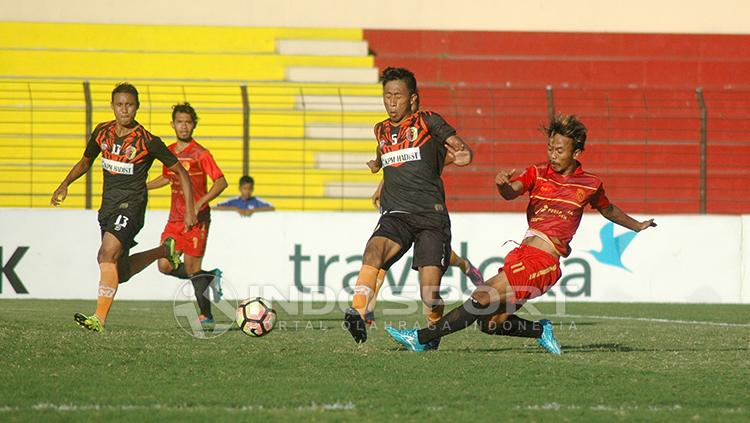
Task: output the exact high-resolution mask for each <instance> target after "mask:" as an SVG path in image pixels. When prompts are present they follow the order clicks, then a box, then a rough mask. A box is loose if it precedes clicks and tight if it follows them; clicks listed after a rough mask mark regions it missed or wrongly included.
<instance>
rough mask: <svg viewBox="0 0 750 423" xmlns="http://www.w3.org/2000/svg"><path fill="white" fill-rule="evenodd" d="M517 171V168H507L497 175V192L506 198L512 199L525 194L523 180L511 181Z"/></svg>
mask: <svg viewBox="0 0 750 423" xmlns="http://www.w3.org/2000/svg"><path fill="white" fill-rule="evenodd" d="M515 172H516V170H515V169H513V170H511V171H510V172H508V171H507V170H501V171H499V172H497V175H495V185H496V186H497V192H498V193H499V194H500V196H501V197H503V198H504V199H506V200H512V199H514V198H516V197H518V196H519V195H521V194H523V184H522V183H521V181H511V178H512V177H513V174H514V173H515Z"/></svg>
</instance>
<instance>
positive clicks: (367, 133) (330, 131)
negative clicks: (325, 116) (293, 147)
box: [305, 123, 375, 140]
mask: <svg viewBox="0 0 750 423" xmlns="http://www.w3.org/2000/svg"><path fill="white" fill-rule="evenodd" d="M305 136H306V137H308V138H332V139H337V138H340V139H358V140H368V139H373V138H374V137H375V135H374V133H373V130H372V125H367V126H364V125H336V124H321V123H317V124H308V125H305Z"/></svg>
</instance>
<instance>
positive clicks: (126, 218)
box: [99, 203, 146, 251]
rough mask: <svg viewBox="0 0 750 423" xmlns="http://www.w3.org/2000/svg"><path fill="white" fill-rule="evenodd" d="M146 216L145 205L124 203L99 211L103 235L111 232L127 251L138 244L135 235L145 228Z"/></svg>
mask: <svg viewBox="0 0 750 423" xmlns="http://www.w3.org/2000/svg"><path fill="white" fill-rule="evenodd" d="M122 206H125V207H122ZM145 217H146V206H145V205H142V206H141V205H137V206H132V205H131V206H129V205H127V203H124V204H123V205H121V206H120V207H119V208H117V209H114V210H111V211H106V212H105V211H103V210H101V211H99V228H100V229H101V231H102V236H104V233H105V232H109V233H111V234H112V235H114V236H115V237H116V238H117V239H118V240H119V241H120V243H121V244H122V250H123V251H127V250H130V249H131V248H133V247H135V246H136V244H138V243H137V242H135V236H136V235H138V232H140V231H141V229H142V228H143V223H144V221H145Z"/></svg>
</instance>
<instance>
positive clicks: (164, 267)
mask: <svg viewBox="0 0 750 423" xmlns="http://www.w3.org/2000/svg"><path fill="white" fill-rule="evenodd" d="M157 266H158V267H159V271H160V272H161V273H164V274H165V275H168V274H169V273H170V272H172V270H174V269H172V265H171V264H170V263H169V260H167V259H163V258H162V259H159V261H158V262H157Z"/></svg>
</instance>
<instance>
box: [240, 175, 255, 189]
mask: <svg viewBox="0 0 750 423" xmlns="http://www.w3.org/2000/svg"><path fill="white" fill-rule="evenodd" d="M245 184H252V185H255V179H253V177H252V176H250V175H245V176H243V177H241V178H240V186H243V185H245Z"/></svg>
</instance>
